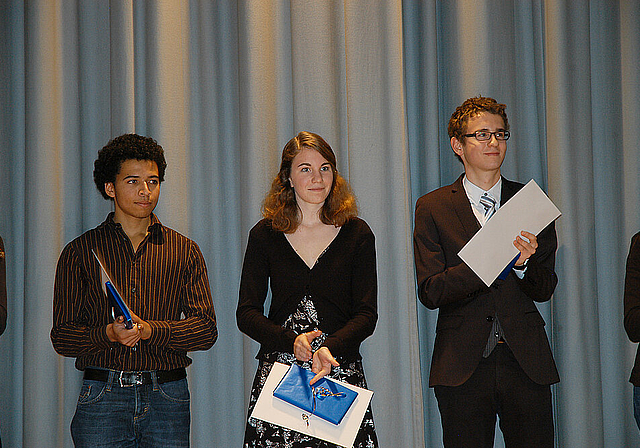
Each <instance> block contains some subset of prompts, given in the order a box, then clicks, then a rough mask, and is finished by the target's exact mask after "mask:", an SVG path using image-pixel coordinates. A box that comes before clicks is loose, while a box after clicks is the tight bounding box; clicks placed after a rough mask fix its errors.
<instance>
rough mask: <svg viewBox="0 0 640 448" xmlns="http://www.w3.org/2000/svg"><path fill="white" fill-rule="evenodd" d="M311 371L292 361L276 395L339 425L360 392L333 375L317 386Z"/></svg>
mask: <svg viewBox="0 0 640 448" xmlns="http://www.w3.org/2000/svg"><path fill="white" fill-rule="evenodd" d="M314 376H315V373H313V372H312V371H310V370H307V369H303V368H302V367H300V366H299V365H298V364H292V365H291V367H289V370H288V371H287V373H286V374H285V376H284V377H283V378H282V380H281V381H280V383H279V384H278V386H277V387H276V388H275V389H274V391H273V395H274V397H277V398H279V399H281V400H284V401H286V402H287V403H290V404H292V405H294V406H297V407H299V408H300V409H302V410H304V411H307V412H308V413H310V414H313V415H316V416H318V417H320V418H322V419H324V420H326V421H328V422H330V423H333V424H334V425H339V424H340V422H341V421H342V418H343V417H344V416H345V414H346V413H347V411H348V410H349V408H350V407H351V405H352V404H353V402H354V401H355V399H356V397H357V396H358V393H357V392H356V391H354V390H351V389H349V388H348V387H345V386H343V385H342V384H339V383H336V382H335V381H333V380H331V379H330V378H326V377H325V378H321V379H320V380H318V381H317V382H316V383H315V384H314V385H313V386H310V385H309V381H311V379H312V378H313V377H314Z"/></svg>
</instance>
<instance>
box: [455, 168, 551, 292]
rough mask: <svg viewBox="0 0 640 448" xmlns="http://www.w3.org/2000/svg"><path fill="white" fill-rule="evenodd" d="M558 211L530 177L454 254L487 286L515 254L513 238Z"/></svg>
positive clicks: (536, 230) (541, 225)
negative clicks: (456, 253)
mask: <svg viewBox="0 0 640 448" xmlns="http://www.w3.org/2000/svg"><path fill="white" fill-rule="evenodd" d="M560 215H561V213H560V210H558V208H557V207H556V206H555V205H554V204H553V202H551V200H550V199H549V198H548V197H547V195H546V194H544V192H543V191H542V189H541V188H540V187H539V186H538V184H537V183H536V182H535V181H534V180H533V179H532V180H530V181H529V183H528V184H527V185H525V186H524V187H522V188H521V189H520V191H518V192H517V193H516V194H515V195H514V196H513V197H512V198H511V199H509V200H508V201H507V203H506V204H504V205H501V206H500V208H499V209H498V211H497V212H496V213H495V214H494V215H493V216H492V217H491V219H490V220H489V221H487V223H486V224H485V225H484V226H483V227H482V229H480V231H479V232H478V233H476V234H475V235H474V236H473V238H471V239H470V240H469V242H468V243H467V244H466V245H465V246H464V247H463V248H462V249H461V250H460V252H459V253H458V256H459V257H460V258H461V259H462V260H463V261H464V262H465V263H466V264H467V265H468V266H469V267H470V268H471V269H472V270H473V272H475V273H476V274H477V275H478V277H480V278H481V279H482V281H483V282H484V283H485V284H486V285H487V286H489V285H491V284H492V283H493V282H494V280H495V279H496V278H498V276H499V275H500V273H501V272H502V271H503V270H504V268H505V267H507V265H508V264H509V262H510V261H511V260H513V258H514V257H515V256H516V255H518V253H519V252H518V249H516V247H515V246H514V245H513V241H514V240H515V239H516V236H518V235H520V231H522V230H526V231H527V232H530V233H533V234H534V235H538V233H540V231H542V229H544V228H545V227H546V226H547V225H549V224H550V223H551V222H553V221H554V220H556V219H557V218H558V217H559V216H560Z"/></svg>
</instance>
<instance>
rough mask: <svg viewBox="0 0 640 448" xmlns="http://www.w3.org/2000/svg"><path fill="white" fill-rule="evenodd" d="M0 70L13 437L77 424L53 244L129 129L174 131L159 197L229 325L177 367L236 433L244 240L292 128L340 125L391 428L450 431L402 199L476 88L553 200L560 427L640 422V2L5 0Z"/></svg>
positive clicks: (166, 134)
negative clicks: (638, 404)
mask: <svg viewBox="0 0 640 448" xmlns="http://www.w3.org/2000/svg"><path fill="white" fill-rule="evenodd" d="M0 79H1V80H2V82H1V83H0V192H1V194H0V234H1V235H2V237H3V239H4V241H5V246H6V253H7V280H8V292H9V324H8V328H7V331H6V332H5V334H3V335H2V337H0V402H1V403H2V405H0V432H1V434H2V442H3V446H6V447H23V446H24V447H36V446H37V447H70V446H72V443H71V439H70V434H69V423H70V421H71V417H72V415H73V412H74V410H75V403H76V399H77V394H78V391H79V385H80V382H81V374H80V373H79V372H78V371H76V370H75V368H74V366H73V360H72V359H64V358H62V357H60V356H58V355H57V354H56V353H55V352H54V351H53V348H52V347H51V343H50V340H49V331H50V329H51V313H52V289H53V276H54V270H55V266H56V261H57V258H58V255H59V254H60V251H61V250H62V248H63V247H64V245H65V244H66V243H67V242H69V241H70V240H71V239H73V238H74V237H76V236H77V235H79V234H81V233H82V232H84V231H86V230H88V229H90V228H92V227H95V226H96V225H98V224H99V223H100V222H101V221H102V220H103V219H104V217H105V215H106V213H107V212H108V211H109V210H110V204H109V203H108V202H106V201H104V200H103V199H102V198H101V197H100V196H99V194H98V193H97V191H96V190H95V187H94V186H93V181H92V168H93V161H94V160H95V157H96V153H97V150H98V149H99V148H100V147H102V146H103V145H104V144H105V143H106V142H107V141H108V140H109V139H110V138H111V137H113V136H116V135H119V134H122V133H124V132H137V133H140V134H146V135H150V136H152V137H154V138H156V139H157V140H158V141H159V142H160V144H162V145H163V147H164V148H165V151H166V153H167V158H168V164H169V166H168V169H167V174H166V182H165V183H164V184H163V186H162V195H161V199H160V205H159V207H158V209H157V210H156V212H157V215H158V216H159V218H160V219H161V220H162V221H163V222H164V223H165V224H167V225H169V226H171V227H173V228H175V229H176V230H178V231H180V232H182V233H184V234H186V235H188V236H189V237H191V238H192V239H194V240H195V241H196V242H197V243H198V244H199V245H200V248H201V249H202V252H203V254H204V256H205V259H206V262H207V266H208V269H209V280H210V283H211V287H212V290H213V294H214V303H215V307H216V312H217V315H218V319H219V321H218V325H219V331H220V338H219V341H218V342H217V343H216V345H215V346H214V347H213V348H212V349H211V350H209V351H207V352H198V353H193V359H194V363H193V365H192V366H191V367H190V368H189V383H190V387H191V392H192V446H194V447H239V446H241V443H242V437H243V432H244V424H245V417H246V416H245V413H246V407H247V401H248V393H249V386H250V382H251V380H252V378H253V375H254V373H255V367H256V364H257V363H256V361H255V359H254V356H255V354H256V352H257V345H256V344H255V343H254V342H253V341H251V340H249V339H248V338H246V337H245V336H243V335H242V334H241V333H240V332H239V331H238V330H237V328H236V325H235V306H236V302H237V294H238V285H239V274H240V269H241V264H242V256H243V253H244V248H245V245H246V238H247V233H248V231H249V229H250V228H251V227H252V225H253V224H254V223H255V222H256V221H257V220H258V219H259V217H260V214H259V209H260V203H261V200H262V198H263V197H264V194H265V192H266V190H267V188H268V186H269V185H270V182H271V179H272V177H273V176H274V175H275V173H276V171H277V168H278V162H279V156H280V152H281V150H282V147H283V145H284V144H285V143H286V141H288V140H289V139H290V138H291V137H292V136H293V135H295V134H296V133H297V132H298V131H300V130H310V131H314V132H317V133H319V134H321V135H322V136H324V137H325V138H326V139H327V140H328V141H329V142H330V144H331V145H332V146H333V148H334V150H335V151H336V153H337V156H338V165H339V169H340V171H341V172H342V173H343V175H344V176H345V177H347V178H348V179H349V180H350V182H351V184H352V186H353V188H354V190H355V193H356V195H357V197H358V200H359V205H360V210H361V215H362V217H363V218H364V219H365V220H366V221H367V222H368V223H369V224H370V226H371V227H372V229H373V231H374V233H375V234H376V243H377V254H378V277H379V280H378V282H379V314H380V319H379V323H378V326H377V328H376V332H375V333H374V335H373V336H372V337H371V338H369V339H368V340H367V341H365V343H364V345H363V350H362V352H363V356H364V365H365V371H366V373H367V377H368V381H369V386H370V388H371V389H373V390H374V391H375V397H374V400H373V410H374V415H375V421H376V425H377V429H378V435H379V438H380V441H381V445H382V446H383V447H421V446H425V447H438V446H442V442H441V428H440V416H439V413H438V410H437V404H436V402H435V397H434V396H433V392H432V390H431V389H429V388H428V381H427V379H428V372H429V364H430V358H431V350H432V347H433V339H434V337H435V321H436V318H437V312H432V311H428V310H426V309H425V308H424V307H423V306H422V305H420V304H419V303H418V302H417V299H416V294H415V276H414V268H413V253H412V239H411V238H412V230H413V207H414V204H415V201H416V200H417V198H418V197H419V196H421V195H423V194H425V193H427V192H429V191H431V190H433V189H435V188H437V187H439V186H441V185H445V184H448V183H451V182H452V181H453V180H454V179H455V178H456V177H457V176H458V175H459V174H460V172H461V171H462V166H461V165H460V163H459V162H458V161H457V160H456V159H455V157H454V156H453V154H452V152H451V149H450V146H449V142H448V136H447V133H446V125H447V122H448V119H449V117H450V115H451V113H452V112H453V110H454V109H455V107H456V106H457V105H459V104H460V103H461V102H462V101H463V100H464V99H466V98H467V97H470V96H476V95H485V96H493V97H495V98H497V99H498V100H499V101H501V102H504V103H506V104H507V106H508V107H507V113H508V115H509V121H510V123H511V128H512V138H511V139H510V140H509V149H508V154H507V158H506V161H505V164H504V166H503V173H504V174H505V176H506V177H508V178H511V179H514V180H520V181H523V182H526V181H528V180H529V179H535V180H536V181H537V182H538V184H540V185H541V186H542V187H543V189H544V190H545V191H547V192H548V194H549V196H550V197H551V199H552V200H553V201H554V202H555V203H556V205H557V206H558V207H559V208H560V209H561V210H562V212H563V215H562V217H561V218H560V219H559V221H558V223H557V229H558V238H559V250H558V254H557V263H556V265H557V272H558V276H559V279H560V282H559V285H558V288H557V290H556V293H555V295H554V298H553V300H552V301H551V302H550V303H548V304H544V305H542V306H540V310H541V312H542V314H543V316H544V317H545V320H546V322H547V327H546V328H547V332H548V334H549V337H550V339H551V342H552V346H553V351H554V354H555V356H556V360H557V363H558V367H559V370H560V375H561V382H560V383H559V384H558V385H557V386H554V388H553V392H554V406H555V418H556V429H557V446H558V447H575V448H584V447H593V448H600V447H606V448H618V447H628V446H638V444H640V436H639V431H638V429H637V427H636V426H635V423H634V422H633V417H632V404H631V391H632V388H631V385H630V384H629V383H628V376H629V373H630V371H631V366H632V363H633V357H634V354H635V349H636V347H635V345H634V344H631V343H630V342H628V340H627V338H626V335H625V333H624V330H623V327H622V282H623V278H624V262H625V257H626V253H627V251H628V247H629V242H630V237H631V235H633V234H634V233H635V232H636V231H637V230H640V183H639V180H638V179H639V177H640V176H639V174H640V162H639V161H638V159H639V157H638V156H639V151H638V149H637V142H638V141H640V3H638V2H633V1H625V0H619V1H613V0H612V1H604V0H593V1H572V0H546V1H542V0H541V1H511V0H509V1H507V0H450V1H435V0H431V1H418V0H404V1H400V0H376V1H369V0H343V1H339V0H320V1H318V0H290V1H284V0H259V1H255V0H218V1H212V0H211V1H204V0H202V1H197V0H189V1H183V2H177V1H171V0H165V1H153V0H149V1H144V2H140V1H134V0H75V1H66V0H40V1H36V0H34V1H31V0H30V1H26V2H24V1H18V0H6V1H3V2H0ZM496 446H503V442H502V440H501V436H500V435H499V434H498V435H497V442H496Z"/></svg>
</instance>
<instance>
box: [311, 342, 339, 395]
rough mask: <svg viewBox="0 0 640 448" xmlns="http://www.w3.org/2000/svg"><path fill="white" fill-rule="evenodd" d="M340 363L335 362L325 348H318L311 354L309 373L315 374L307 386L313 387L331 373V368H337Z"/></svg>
mask: <svg viewBox="0 0 640 448" xmlns="http://www.w3.org/2000/svg"><path fill="white" fill-rule="evenodd" d="M339 365H340V363H339V362H338V361H336V359H335V358H334V357H333V355H332V354H331V352H330V351H329V349H328V348H327V347H320V349H318V350H317V351H316V352H315V353H314V354H313V364H312V365H311V371H312V372H313V373H315V374H316V376H314V377H313V378H312V379H311V381H309V385H310V386H313V385H314V384H315V382H316V381H318V380H319V379H320V378H322V377H323V376H325V375H326V374H328V373H330V372H331V366H333V367H338V366H339Z"/></svg>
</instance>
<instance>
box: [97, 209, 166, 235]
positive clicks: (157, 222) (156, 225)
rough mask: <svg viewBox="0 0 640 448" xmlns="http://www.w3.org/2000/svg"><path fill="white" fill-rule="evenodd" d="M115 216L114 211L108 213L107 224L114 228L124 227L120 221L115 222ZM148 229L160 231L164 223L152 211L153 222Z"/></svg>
mask: <svg viewBox="0 0 640 448" xmlns="http://www.w3.org/2000/svg"><path fill="white" fill-rule="evenodd" d="M114 216H115V213H114V212H110V213H109V214H108V215H107V219H106V220H105V224H106V225H108V226H110V227H112V228H114V229H122V226H121V225H120V223H119V222H115V221H114V220H113V217H114ZM147 230H148V231H149V233H151V234H156V233H158V232H160V231H161V230H162V223H161V222H160V220H159V219H158V217H157V216H156V215H155V213H151V222H150V224H149V227H147Z"/></svg>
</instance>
